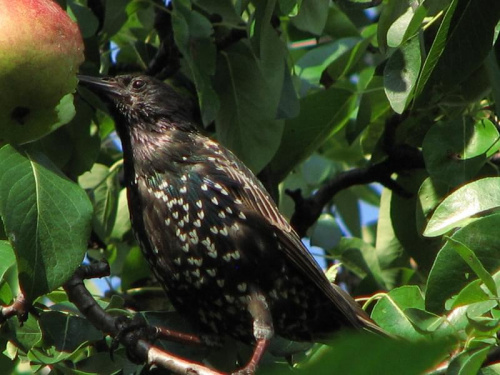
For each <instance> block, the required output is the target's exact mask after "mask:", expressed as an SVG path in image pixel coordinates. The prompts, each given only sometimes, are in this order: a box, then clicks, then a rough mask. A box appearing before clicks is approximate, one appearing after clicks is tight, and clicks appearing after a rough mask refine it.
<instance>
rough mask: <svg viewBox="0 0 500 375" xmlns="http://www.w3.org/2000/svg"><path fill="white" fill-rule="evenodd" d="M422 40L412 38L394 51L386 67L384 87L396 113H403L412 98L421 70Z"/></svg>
mask: <svg viewBox="0 0 500 375" xmlns="http://www.w3.org/2000/svg"><path fill="white" fill-rule="evenodd" d="M420 65H421V58H420V42H419V39H418V38H417V37H415V38H411V39H410V40H408V41H407V42H406V43H405V44H403V45H402V46H401V48H399V49H397V50H396V51H394V53H393V54H392V56H391V57H390V58H389V61H388V62H387V64H386V66H385V68H384V89H385V93H386V95H387V98H388V99H389V102H390V103H391V107H392V109H393V110H394V111H395V112H396V113H403V111H404V110H405V109H406V107H407V106H408V103H409V102H410V100H411V98H412V93H413V90H414V88H415V84H416V82H417V78H418V74H419V72H420Z"/></svg>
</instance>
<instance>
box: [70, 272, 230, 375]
mask: <svg viewBox="0 0 500 375" xmlns="http://www.w3.org/2000/svg"><path fill="white" fill-rule="evenodd" d="M107 275H109V265H108V264H107V263H105V262H98V263H94V264H91V265H82V266H80V267H79V268H78V269H77V271H76V272H75V274H74V275H73V276H72V278H71V279H70V280H68V281H67V282H66V283H65V284H64V285H63V288H64V290H65V291H66V293H67V294H68V298H69V300H70V301H71V302H72V303H74V304H75V306H76V307H77V308H78V310H80V312H81V313H82V314H83V315H84V316H85V317H86V318H87V319H88V320H89V321H90V322H91V323H92V324H93V325H94V326H95V327H96V328H97V329H99V330H100V331H102V332H104V333H106V334H108V335H110V336H112V337H114V338H117V339H118V340H119V342H120V343H121V344H122V345H123V346H124V347H125V348H126V349H127V353H128V354H129V356H131V357H132V358H134V360H135V359H137V360H139V361H141V362H143V363H145V364H147V365H149V366H152V365H157V366H161V367H163V368H165V369H167V370H170V371H172V372H174V373H177V374H190V375H196V374H197V375H222V374H223V373H221V372H217V371H214V370H211V369H209V368H207V367H205V366H203V365H202V364H198V363H195V362H191V361H189V360H186V359H183V358H181V357H178V356H175V355H173V354H171V353H168V352H166V351H164V350H162V349H159V348H158V347H156V346H154V345H153V344H151V343H150V342H149V340H147V339H144V338H138V337H137V335H136V334H135V333H134V332H133V331H132V330H129V331H128V332H125V333H123V332H124V331H123V330H122V328H121V324H120V322H121V321H122V319H121V318H120V317H113V316H111V315H110V314H108V313H107V312H106V311H104V310H103V309H102V308H101V307H100V306H99V304H97V302H96V301H95V299H94V298H93V297H92V295H91V294H90V292H89V291H88V290H87V288H86V287H85V285H84V283H83V281H84V280H85V279H90V278H95V277H103V276H107ZM154 329H156V327H154ZM156 330H157V333H158V335H160V336H168V335H167V334H165V333H166V332H165V330H163V331H162V330H158V329H156ZM167 332H168V333H169V334H171V332H170V331H167ZM188 336H189V337H188ZM186 337H188V338H192V337H194V336H190V335H186ZM173 338H174V339H178V340H180V339H183V338H185V337H179V336H178V335H176V334H174V336H173ZM195 341H196V340H195ZM195 343H196V342H195Z"/></svg>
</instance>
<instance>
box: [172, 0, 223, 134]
mask: <svg viewBox="0 0 500 375" xmlns="http://www.w3.org/2000/svg"><path fill="white" fill-rule="evenodd" d="M173 5H174V11H173V13H172V27H173V30H174V38H175V43H176V45H177V47H178V48H179V50H180V51H181V52H182V55H183V57H184V60H185V61H186V62H187V64H188V67H189V70H190V71H191V75H192V77H193V81H194V83H195V85H196V89H197V92H198V101H199V104H200V108H201V113H202V118H203V123H204V124H205V125H206V124H209V123H211V122H212V121H213V120H214V119H215V116H216V114H217V111H218V109H219V99H218V97H217V94H216V93H215V90H214V89H213V87H212V83H211V80H212V76H213V75H214V74H215V60H216V59H215V45H214V43H213V40H212V34H213V29H212V25H211V23H210V21H209V20H208V19H206V18H205V17H204V16H203V15H201V14H200V13H198V12H197V11H195V10H193V9H191V3H190V2H189V1H186V0H173Z"/></svg>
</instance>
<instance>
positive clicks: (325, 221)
mask: <svg viewBox="0 0 500 375" xmlns="http://www.w3.org/2000/svg"><path fill="white" fill-rule="evenodd" d="M341 234H342V233H341V231H340V228H339V225H338V224H337V222H336V220H335V218H334V217H333V216H332V215H330V214H322V215H321V216H320V217H319V219H318V221H317V222H316V224H315V225H314V228H313V232H312V236H311V245H312V246H319V247H321V248H323V249H331V248H333V247H334V246H335V245H337V244H338V242H339V241H340V236H341Z"/></svg>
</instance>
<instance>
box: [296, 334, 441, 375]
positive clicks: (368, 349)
mask: <svg viewBox="0 0 500 375" xmlns="http://www.w3.org/2000/svg"><path fill="white" fill-rule="evenodd" d="M449 349H450V348H449V345H448V344H446V343H445V342H442V341H436V342H433V343H427V342H424V341H420V342H414V343H412V342H409V341H405V340H388V339H385V338H382V337H380V336H376V335H368V334H349V335H344V336H340V337H337V338H336V339H335V340H334V341H333V342H332V344H331V345H329V346H321V347H319V348H318V349H317V350H316V351H315V352H313V353H312V354H311V356H310V358H309V359H308V361H307V362H305V363H301V364H299V365H298V366H296V367H297V370H298V371H297V372H295V371H294V372H293V373H298V374H315V375H331V374H349V375H366V374H367V373H369V374H384V375H400V374H405V375H417V374H423V373H425V372H426V370H428V369H430V368H432V367H433V366H435V365H436V364H438V363H439V361H440V360H442V359H444V357H446V356H447V354H448V353H447V351H448V350H449ZM360 353H361V354H362V355H360Z"/></svg>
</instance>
